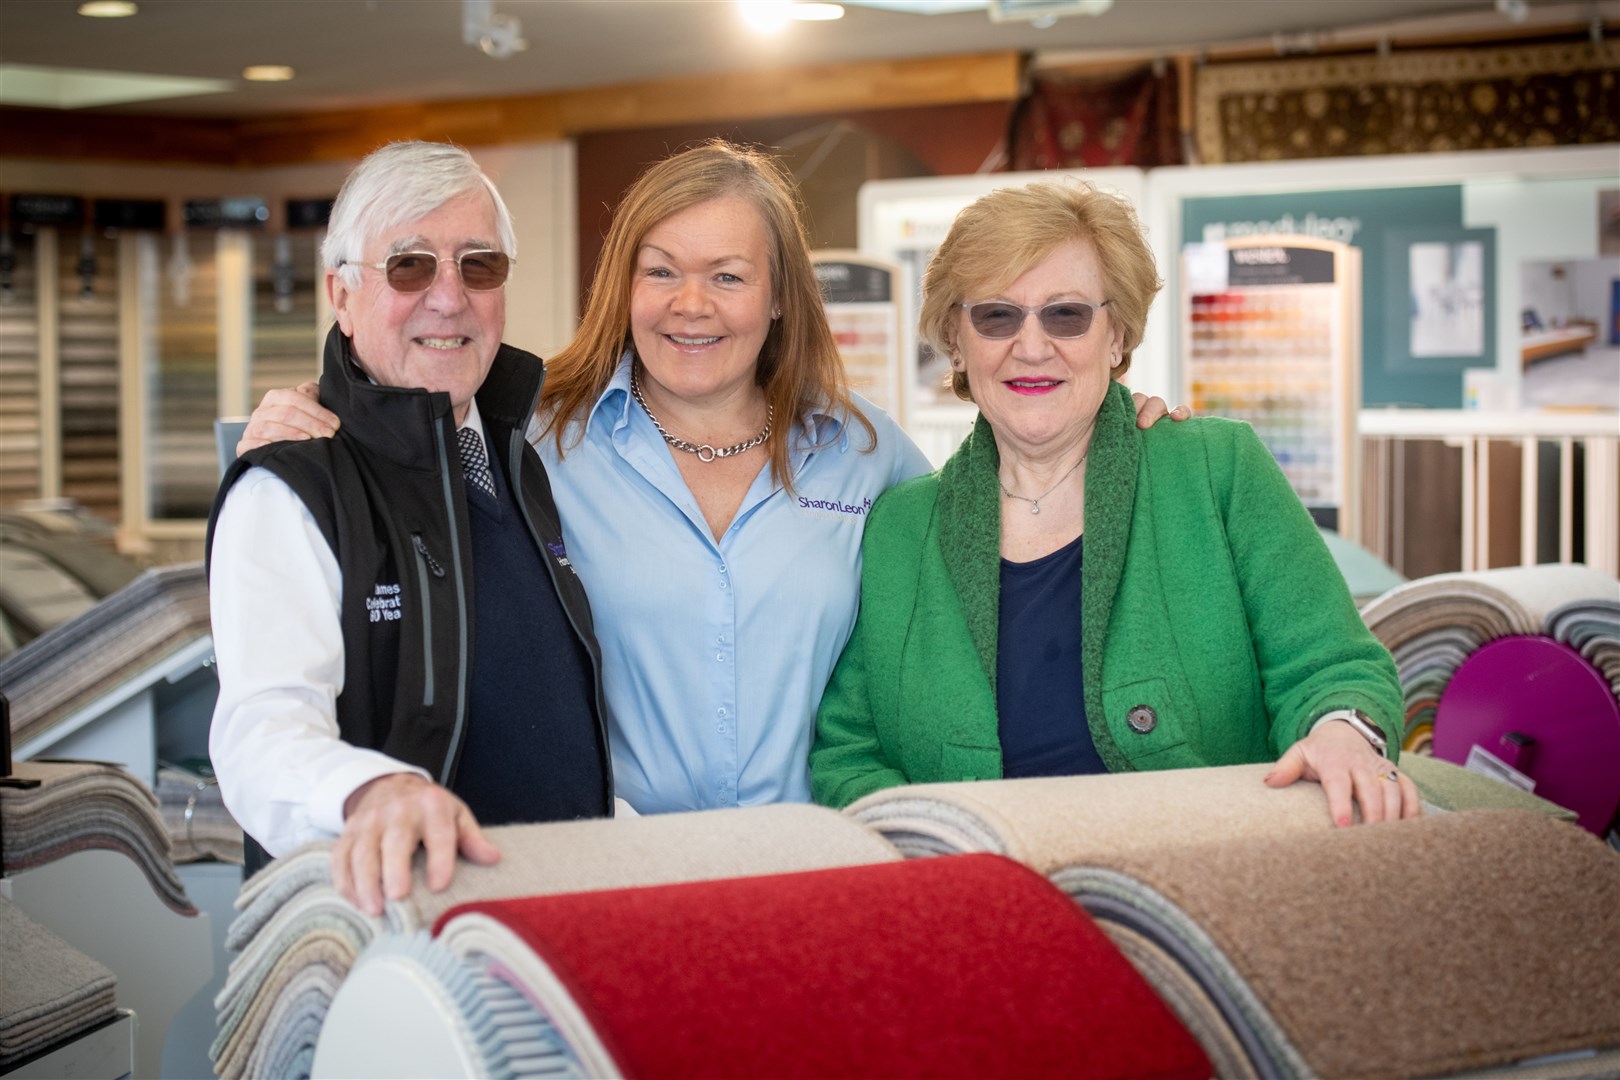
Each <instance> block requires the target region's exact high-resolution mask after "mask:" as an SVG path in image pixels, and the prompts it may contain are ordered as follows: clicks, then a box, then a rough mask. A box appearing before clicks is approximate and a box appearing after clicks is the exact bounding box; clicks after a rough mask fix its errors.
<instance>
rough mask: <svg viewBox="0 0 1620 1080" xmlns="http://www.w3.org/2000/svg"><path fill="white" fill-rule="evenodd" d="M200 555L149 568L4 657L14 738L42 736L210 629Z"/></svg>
mask: <svg viewBox="0 0 1620 1080" xmlns="http://www.w3.org/2000/svg"><path fill="white" fill-rule="evenodd" d="M208 632H209V625H208V583H207V580H206V578H205V577H204V574H203V566H202V564H201V563H186V564H182V565H176V566H166V567H162V568H159V569H154V570H147V571H145V572H144V573H142V574H141V575H140V576H139V577H138V578H136V579H135V580H134V581H132V582H131V583H130V584H128V585H126V586H125V587H124V588H122V589H120V590H118V591H117V592H115V593H113V594H112V595H111V596H108V597H107V598H106V599H105V600H102V601H101V602H100V603H98V604H96V605H95V606H94V607H92V608H90V609H89V610H88V611H86V612H84V613H83V614H81V615H79V616H78V617H77V618H75V619H73V620H71V621H69V622H67V623H64V624H62V625H61V626H58V627H56V628H55V629H52V630H49V631H47V632H46V633H44V634H42V635H40V636H39V637H37V638H35V639H34V640H33V641H30V642H29V643H28V644H27V645H24V646H23V647H22V648H20V649H18V650H17V651H16V652H13V653H12V654H10V655H9V656H7V657H5V658H4V659H3V660H0V694H4V695H5V696H6V697H7V698H8V699H9V700H10V702H11V738H12V745H13V746H15V747H17V748H18V751H19V752H22V748H23V746H24V744H26V743H29V742H31V741H33V740H36V739H38V738H39V737H40V736H41V735H44V734H46V733H47V732H49V731H50V730H51V728H52V727H53V725H56V724H58V723H59V722H61V721H63V720H65V719H66V718H68V717H69V716H70V715H72V714H73V713H74V711H75V710H77V709H80V708H81V707H83V706H86V705H89V704H90V703H92V702H94V701H95V700H96V699H97V698H99V697H102V696H103V695H105V694H107V693H109V692H111V691H113V690H115V689H116V688H117V687H119V686H120V685H122V684H123V683H125V682H126V681H128V680H130V679H131V678H133V677H135V676H136V675H138V674H139V673H140V672H141V671H143V670H145V669H148V668H151V667H152V666H153V665H155V664H157V663H159V662H160V661H162V660H163V659H165V658H166V657H168V656H170V655H171V654H173V653H175V652H177V651H178V650H180V649H182V648H184V647H185V646H187V645H188V644H191V643H192V642H195V641H197V640H199V639H201V638H204V637H206V636H207V635H208Z"/></svg>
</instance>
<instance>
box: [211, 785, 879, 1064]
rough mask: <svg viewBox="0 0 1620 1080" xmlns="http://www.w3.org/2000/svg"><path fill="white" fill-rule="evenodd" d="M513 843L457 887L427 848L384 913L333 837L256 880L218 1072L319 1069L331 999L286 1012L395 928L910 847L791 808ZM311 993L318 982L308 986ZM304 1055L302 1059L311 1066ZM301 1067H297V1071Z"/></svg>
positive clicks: (566, 828) (343, 973)
mask: <svg viewBox="0 0 1620 1080" xmlns="http://www.w3.org/2000/svg"><path fill="white" fill-rule="evenodd" d="M485 832H486V835H488V836H489V837H490V838H491V840H493V841H494V843H495V845H496V846H497V847H498V848H499V849H500V851H501V861H500V862H499V863H497V864H496V865H494V866H488V867H485V866H473V865H471V864H468V863H461V864H459V865H458V866H457V868H456V876H455V879H454V881H453V882H452V883H451V885H450V887H449V888H448V889H446V890H445V891H444V892H442V893H432V892H429V891H428V889H427V886H426V884H425V882H424V879H423V873H424V871H423V865H422V859H421V856H420V854H419V855H418V857H417V865H416V884H415V887H414V888H413V890H412V892H411V894H410V895H409V896H408V897H406V898H405V899H404V900H401V901H397V902H395V901H391V902H390V903H389V904H388V905H387V907H386V910H385V911H384V913H383V916H382V917H381V918H380V919H379V918H372V917H370V916H367V915H365V914H364V913H362V912H361V911H360V910H359V909H358V908H355V907H354V906H353V905H351V904H349V903H348V902H347V901H345V900H343V899H342V897H340V896H339V895H338V894H337V892H336V890H334V889H333V888H332V884H331V872H330V852H331V847H332V845H331V844H330V843H320V844H310V845H306V846H305V847H303V848H300V849H299V850H298V851H296V852H294V853H293V854H292V855H290V856H288V857H286V858H284V859H279V860H277V861H275V862H273V863H271V864H270V866H269V867H267V868H266V869H264V870H263V871H261V872H259V873H258V874H256V875H254V877H253V878H252V879H251V880H250V881H248V883H247V884H246V885H245V886H244V887H243V889H242V892H241V895H239V896H238V897H237V900H236V908H237V912H238V915H237V918H236V920H235V921H234V922H233V923H232V924H231V927H230V930H229V931H228V932H227V935H226V940H225V944H226V947H227V948H228V949H230V950H231V951H233V952H235V953H237V954H238V955H237V956H236V957H235V958H234V959H233V960H232V962H231V967H230V971H229V973H228V975H227V977H226V982H225V987H224V989H222V990H221V991H220V993H219V995H218V996H217V997H216V998H215V1000H214V1005H215V1009H216V1011H217V1013H218V1016H219V1032H218V1034H217V1036H216V1037H215V1040H214V1044H213V1047H212V1049H211V1054H212V1058H213V1063H214V1067H215V1069H216V1071H217V1072H218V1074H219V1076H220V1077H222V1078H225V1080H234V1078H236V1077H241V1076H259V1075H267V1074H266V1073H265V1072H262V1071H259V1070H258V1068H257V1066H260V1065H262V1066H264V1067H265V1068H268V1067H269V1065H270V1063H273V1062H274V1063H279V1064H280V1065H282V1066H287V1067H290V1068H292V1070H293V1074H294V1075H296V1074H297V1070H298V1069H299V1068H303V1067H307V1064H308V1057H309V1052H310V1051H312V1050H313V1047H314V1036H315V1034H317V1033H318V1032H319V1030H320V1023H321V1021H322V1020H323V1019H324V1016H325V1011H326V1007H327V1005H328V1004H329V1002H330V995H329V994H324V993H323V992H321V991H316V992H314V993H306V994H305V996H304V997H302V998H301V999H300V1003H299V1005H298V1007H296V1008H279V1009H278V1003H279V1002H280V1001H281V999H282V998H283V997H284V996H286V995H287V994H288V993H290V992H292V988H293V986H294V980H296V979H297V978H298V976H299V973H300V972H302V971H305V970H306V969H309V970H311V971H318V972H319V978H320V980H321V982H320V985H322V986H331V987H333V988H334V989H335V988H336V987H337V986H339V985H341V984H342V982H343V980H344V979H345V978H346V977H347V976H348V973H349V970H350V968H351V967H352V966H353V964H354V960H355V957H357V956H358V955H359V953H360V951H361V950H362V949H364V948H365V946H366V945H367V944H369V943H370V942H371V941H372V940H373V939H375V938H377V937H378V936H379V935H381V934H383V933H404V934H409V933H411V932H413V931H416V930H419V929H426V928H427V927H430V926H432V925H433V923H434V922H435V920H437V919H438V917H439V916H440V915H442V914H443V913H444V912H445V911H448V910H449V909H450V908H453V907H455V906H456V905H458V904H463V903H469V902H473V901H478V900H490V899H501V898H508V897H516V896H531V895H546V894H551V893H559V892H579V891H589V890H598V889H617V888H627V887H633V886H637V885H644V884H665V883H670V882H679V881H695V880H710V879H714V878H724V877H739V876H743V875H748V874H774V873H784V872H790V871H795V870H808V869H819V868H823V867H831V866H850V865H857V864H862V863H878V862H891V861H895V860H898V859H899V857H900V856H899V853H898V852H896V851H895V850H894V848H893V847H892V846H890V845H889V844H888V843H887V842H886V841H884V840H882V839H881V838H879V837H877V836H875V835H873V834H872V833H870V832H868V831H867V830H865V829H862V828H861V827H859V826H858V825H856V824H855V823H853V822H851V821H849V820H848V819H846V818H844V817H843V816H842V815H840V814H838V813H836V812H834V811H832V810H827V809H824V808H821V807H814V806H799V805H778V806H762V807H752V808H748V809H738V810H716V811H706V812H702V813H690V814H663V815H658V816H655V817H640V818H627V819H619V820H599V821H571V822H558V823H554V824H549V825H517V826H507V827H504V828H496V829H488V830H485ZM298 985H299V986H300V987H306V988H307V985H308V984H307V980H306V982H305V983H300V984H298ZM299 1062H302V1063H303V1064H302V1065H299V1064H298V1063H299ZM288 1063H292V1064H291V1065H288Z"/></svg>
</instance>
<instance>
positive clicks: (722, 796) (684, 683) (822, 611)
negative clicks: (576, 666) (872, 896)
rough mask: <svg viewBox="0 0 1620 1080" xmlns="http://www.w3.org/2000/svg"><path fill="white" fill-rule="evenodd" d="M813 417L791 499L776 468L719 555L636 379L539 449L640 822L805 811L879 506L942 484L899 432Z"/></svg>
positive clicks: (746, 502)
mask: <svg viewBox="0 0 1620 1080" xmlns="http://www.w3.org/2000/svg"><path fill="white" fill-rule="evenodd" d="M857 403H858V404H859V406H860V409H861V411H862V412H863V413H865V414H866V417H867V419H869V420H870V421H871V422H872V424H873V426H874V427H875V428H876V429H877V434H878V442H877V448H876V449H875V450H873V451H872V452H871V453H862V452H861V451H862V449H863V448H864V447H865V445H866V442H867V439H866V431H865V429H864V428H862V427H861V426H860V425H859V424H858V423H848V424H845V423H844V422H843V418H842V417H839V416H834V415H829V414H827V413H824V412H819V411H817V412H812V413H810V414H809V415H807V416H804V417H801V418H799V419H798V421H797V422H796V423H795V425H794V430H793V434H792V438H793V442H792V444H791V446H792V451H791V462H792V469H793V475H794V478H795V486H796V487H797V493H796V494H795V495H794V496H793V497H791V498H790V497H789V496H788V494H787V492H786V491H785V490H784V489H783V487H782V485H781V484H780V483H778V482H776V481H774V480H772V478H771V475H770V470H769V469H768V468H764V469H761V470H760V474H759V475H758V476H757V477H756V478H755V479H754V483H753V486H752V487H750V488H749V489H748V494H747V495H745V496H744V497H743V501H742V505H741V506H740V507H739V508H738V510H737V515H736V517H735V518H733V519H732V522H731V525H730V527H729V528H727V529H726V533H725V535H724V536H722V537H721V538H720V541H719V542H718V543H716V542H715V539H714V537H713V535H712V534H711V533H710V531H709V527H708V524H707V523H706V522H705V521H704V518H703V514H702V512H701V511H700V510H699V509H698V504H697V500H696V499H695V498H694V497H693V496H692V493H691V491H690V490H689V489H688V488H687V486H686V483H685V481H683V480H682V479H681V474H680V470H679V469H678V468H676V465H675V462H674V460H673V459H672V458H671V457H670V453H671V452H670V449H669V448H668V447H667V446H666V445H665V443H664V440H663V438H662V437H660V436H659V434H658V431H657V429H655V428H654V427H653V425H652V421H651V420H650V419H649V418H648V417H647V414H646V413H645V412H644V411H643V410H642V409H641V407H640V406H638V405H637V404H636V403H635V402H634V400H633V399H632V398H631V397H630V364H629V361H628V360H626V361H625V362H622V363H621V364H620V365H619V369H618V371H617V372H616V373H615V374H614V377H613V380H612V382H610V383H609V384H608V388H607V389H606V390H605V391H604V392H603V393H602V396H601V397H600V398H599V399H598V400H597V402H596V405H595V407H594V408H593V409H592V410H591V412H590V414H589V416H588V417H587V418H586V423H585V432H584V438H583V439H581V440H580V441H579V442H577V443H576V442H574V441H573V438H574V436H576V435H577V434H578V425H577V424H576V425H574V427H573V429H572V430H571V431H570V432H569V433H568V436H569V438H568V440H567V442H566V443H565V445H566V447H567V449H566V456H564V457H563V458H561V459H559V458H558V456H557V447H556V443H555V441H554V440H553V439H551V438H549V437H548V438H546V439H544V440H542V441H541V442H540V443H539V444H538V447H537V448H538V450H539V452H540V456H541V458H542V459H544V461H545V465H546V470H547V472H548V473H549V474H550V477H551V486H552V490H553V492H554V493H555V495H556V499H557V507H558V510H559V511H560V512H561V514H562V523H563V540H564V543H565V544H566V545H567V548H568V558H569V560H570V562H572V564H573V566H574V567H575V569H576V570H578V571H579V576H580V578H581V580H583V581H584V583H585V589H586V591H587V592H588V593H589V594H590V598H591V612H592V615H593V617H594V621H595V623H596V636H597V640H598V641H599V642H600V643H601V647H602V675H603V680H604V684H605V689H606V695H607V706H608V717H609V723H608V727H609V733H610V737H611V740H612V746H613V778H614V784H615V787H616V789H617V790H616V792H615V794H617V795H618V797H619V798H622V799H625V800H627V801H628V802H629V803H630V805H631V806H633V807H635V808H636V810H638V811H639V812H641V813H663V812H667V811H674V810H697V809H703V808H708V807H720V806H739V805H742V806H749V805H756V804H759V803H770V802H785V801H786V802H807V801H808V800H809V798H810V775H809V757H810V741H811V738H812V735H813V734H814V729H815V715H816V708H817V706H818V705H819V704H820V703H821V693H822V690H823V689H825V687H826V685H827V679H828V677H829V676H830V675H831V674H832V669H833V665H834V664H835V663H836V662H837V660H838V656H839V654H840V653H841V652H843V649H844V643H845V642H846V641H847V640H848V639H849V634H850V630H851V629H852V628H853V627H854V625H855V611H856V607H857V605H858V602H859V598H860V573H861V552H860V544H861V532H862V530H863V529H864V527H865V525H866V514H867V511H868V510H869V509H870V508H871V505H872V502H873V501H874V500H875V499H876V498H877V497H878V495H880V494H882V493H883V492H884V491H885V490H887V489H888V488H890V487H891V486H893V485H894V484H897V483H899V482H900V481H902V480H906V479H909V478H911V477H913V476H918V475H920V474H922V473H925V472H929V471H931V467H930V465H929V464H928V460H927V459H926V458H925V457H924V456H923V454H922V451H920V450H918V449H917V447H916V445H915V444H914V443H913V442H912V441H911V439H910V438H908V437H907V436H906V434H905V433H904V432H903V431H901V430H900V428H899V426H898V425H897V424H895V422H894V421H893V420H891V419H889V417H888V416H887V415H886V414H884V413H883V412H881V411H879V410H878V409H877V408H876V407H875V406H873V405H871V404H870V403H869V402H866V401H864V400H860V399H857Z"/></svg>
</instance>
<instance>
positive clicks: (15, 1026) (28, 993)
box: [0, 897, 115, 1069]
mask: <svg viewBox="0 0 1620 1080" xmlns="http://www.w3.org/2000/svg"><path fill="white" fill-rule="evenodd" d="M0 963H3V964H4V969H3V970H4V978H0V1069H3V1068H6V1067H8V1066H10V1065H12V1064H13V1063H15V1062H17V1061H19V1060H20V1059H22V1058H24V1057H27V1056H29V1055H30V1054H35V1053H38V1052H40V1051H41V1050H45V1049H48V1048H49V1047H51V1046H54V1045H55V1044H57V1043H61V1042H64V1041H66V1040H67V1039H70V1038H72V1037H73V1036H74V1035H76V1034H78V1033H79V1032H81V1031H84V1030H85V1029H87V1028H90V1027H94V1026H95V1025H96V1024H99V1023H100V1022H101V1021H103V1020H105V1019H107V1018H108V1017H109V1016H111V1015H112V1014H113V1011H114V1008H115V1000H114V998H115V980H114V978H113V973H112V972H110V971H108V970H107V969H106V968H105V967H103V966H102V965H101V964H98V963H97V962H96V961H94V960H92V959H90V957H88V956H85V955H84V954H83V953H81V952H79V951H78V950H77V949H75V948H73V947H72V946H71V945H68V944H67V943H66V942H64V941H63V940H62V939H61V938H59V937H57V936H56V935H55V934H53V933H51V932H50V931H49V930H47V929H45V928H44V927H43V926H40V925H39V924H38V923H36V922H34V921H33V920H32V919H30V918H28V916H26V915H24V914H23V913H22V912H21V911H19V910H18V909H17V908H16V907H15V906H13V905H12V904H11V902H10V901H8V900H6V899H5V898H4V897H0Z"/></svg>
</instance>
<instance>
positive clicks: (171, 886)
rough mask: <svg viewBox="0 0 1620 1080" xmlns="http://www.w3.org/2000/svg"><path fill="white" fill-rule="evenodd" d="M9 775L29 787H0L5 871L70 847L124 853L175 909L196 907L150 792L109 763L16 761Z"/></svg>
mask: <svg viewBox="0 0 1620 1080" xmlns="http://www.w3.org/2000/svg"><path fill="white" fill-rule="evenodd" d="M11 775H12V777H13V778H15V779H17V780H22V781H25V782H35V783H36V785H37V786H34V787H12V786H6V787H0V819H3V825H4V828H3V830H0V866H3V867H4V869H5V870H6V871H7V872H8V873H15V872H17V871H21V870H27V869H29V868H31V867H35V866H44V865H45V864H47V863H52V862H55V861H56V860H58V859H62V858H66V857H67V856H69V855H71V854H73V853H74V852H76V851H87V850H92V849H105V850H107V851H116V852H119V853H120V854H123V855H126V856H128V857H129V858H130V859H131V860H132V861H133V862H134V863H135V865H136V866H138V867H140V869H141V873H142V874H144V875H145V877H146V880H147V882H148V883H149V884H150V885H151V886H152V891H153V892H154V893H156V894H157V897H158V899H160V900H162V901H163V902H164V903H165V904H167V905H168V906H169V907H170V908H172V909H174V910H175V911H177V912H179V913H180V914H182V915H195V914H197V909H196V908H195V907H194V906H193V905H192V903H191V901H190V899H188V898H187V896H186V889H185V886H184V885H183V884H182V883H181V881H180V878H179V876H178V875H177V874H176V873H175V870H174V860H173V858H172V857H171V852H170V847H169V834H168V830H167V829H165V828H164V825H163V820H162V818H161V817H159V815H158V805H157V797H156V796H155V795H154V794H153V793H152V790H151V789H150V788H148V787H147V786H146V785H145V784H143V783H141V782H140V780H138V779H136V778H135V777H134V776H131V775H130V774H129V773H127V772H125V771H124V770H123V769H120V768H118V767H117V766H115V765H106V764H102V763H101V762H93V761H51V760H44V759H41V760H35V761H19V762H16V763H15V764H14V765H13V766H12V771H11Z"/></svg>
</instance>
